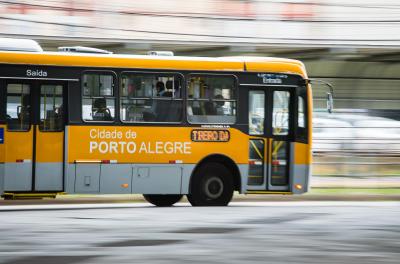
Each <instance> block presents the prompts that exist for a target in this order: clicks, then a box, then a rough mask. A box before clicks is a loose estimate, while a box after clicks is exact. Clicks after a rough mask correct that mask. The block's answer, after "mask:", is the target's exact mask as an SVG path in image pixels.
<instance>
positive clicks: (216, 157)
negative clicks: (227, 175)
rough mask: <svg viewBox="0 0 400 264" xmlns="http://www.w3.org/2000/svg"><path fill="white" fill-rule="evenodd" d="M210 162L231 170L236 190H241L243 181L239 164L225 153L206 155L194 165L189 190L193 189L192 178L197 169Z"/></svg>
mask: <svg viewBox="0 0 400 264" xmlns="http://www.w3.org/2000/svg"><path fill="white" fill-rule="evenodd" d="M208 162H216V163H220V164H222V165H224V166H225V167H226V168H227V169H228V170H229V171H230V172H231V175H232V178H233V183H234V190H235V191H239V192H240V191H241V188H242V181H241V174H240V170H239V168H238V166H237V165H236V163H235V162H234V161H233V160H232V159H231V158H229V157H228V156H225V155H223V154H211V155H208V156H206V157H204V158H203V159H202V160H201V161H200V162H199V163H197V165H196V166H195V167H194V169H193V171H192V173H191V175H190V179H189V192H190V190H191V187H192V186H191V185H192V178H193V175H194V174H195V173H196V171H197V170H198V169H199V168H200V167H201V166H202V165H204V164H206V163H208Z"/></svg>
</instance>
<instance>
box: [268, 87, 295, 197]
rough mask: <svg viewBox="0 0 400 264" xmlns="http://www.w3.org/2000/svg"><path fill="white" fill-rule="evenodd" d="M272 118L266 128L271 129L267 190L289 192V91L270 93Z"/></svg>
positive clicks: (281, 90) (275, 90)
mask: <svg viewBox="0 0 400 264" xmlns="http://www.w3.org/2000/svg"><path fill="white" fill-rule="evenodd" d="M271 92H272V93H270V94H271V99H272V104H271V106H272V111H271V114H272V117H271V122H270V123H269V124H268V126H270V127H271V131H272V140H271V148H270V150H269V151H270V155H271V161H270V162H271V166H270V171H269V181H268V189H269V190H281V191H287V190H289V162H290V159H289V154H290V149H289V148H290V144H289V141H288V140H289V137H290V134H291V133H290V128H291V111H290V110H291V106H290V105H291V104H292V103H291V102H292V100H291V96H290V92H289V90H283V89H280V90H277V89H273V90H272V91H271Z"/></svg>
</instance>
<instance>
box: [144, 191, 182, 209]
mask: <svg viewBox="0 0 400 264" xmlns="http://www.w3.org/2000/svg"><path fill="white" fill-rule="evenodd" d="M143 197H144V199H145V200H146V201H148V202H149V203H151V204H154V205H155V206H160V207H168V206H172V205H174V204H175V203H177V202H179V200H180V199H182V197H183V195H181V194H143Z"/></svg>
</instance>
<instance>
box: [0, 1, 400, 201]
mask: <svg viewBox="0 0 400 264" xmlns="http://www.w3.org/2000/svg"><path fill="white" fill-rule="evenodd" d="M0 10H1V12H0V14H1V15H0V35H1V37H18V38H21V37H22V38H31V39H34V40H36V41H38V42H39V43H40V45H41V46H42V47H43V48H44V49H45V50H50V51H51V50H57V47H59V46H74V45H81V46H90V47H96V48H101V49H106V50H111V51H113V52H115V53H130V54H146V53H147V51H149V50H170V51H173V52H174V53H175V55H185V56H186V55H193V56H232V55H234V56H239V55H246V56H277V57H285V58H293V59H299V60H302V61H303V62H304V63H305V65H306V67H307V70H308V73H309V77H310V78H317V79H321V80H324V81H328V82H330V83H331V84H333V85H334V87H335V94H334V97H335V111H334V113H332V114H328V113H326V110H325V108H326V102H325V100H326V98H325V97H326V95H325V92H326V88H325V87H323V86H319V85H314V86H313V88H314V106H315V112H314V120H313V123H314V166H313V179H312V187H314V188H320V189H323V188H325V189H331V190H335V189H343V188H347V189H349V190H353V191H354V190H357V189H374V190H378V191H379V192H383V193H386V192H388V193H390V192H391V190H395V189H396V188H399V187H400V75H399V73H400V2H399V1H397V0H362V1H361V0H353V1H345V0H314V1H310V0H298V1H294V0H290V1H284V0H269V1H267V0H201V1H199V0H169V1H162V0H147V1H130V0H113V1H105V0H41V1H23V0H10V1H0Z"/></svg>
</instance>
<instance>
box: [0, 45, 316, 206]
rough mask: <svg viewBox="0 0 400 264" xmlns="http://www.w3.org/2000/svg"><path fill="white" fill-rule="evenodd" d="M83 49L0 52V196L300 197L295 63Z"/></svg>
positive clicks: (303, 143) (300, 101)
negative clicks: (268, 195) (124, 53)
mask: <svg viewBox="0 0 400 264" xmlns="http://www.w3.org/2000/svg"><path fill="white" fill-rule="evenodd" d="M25 42H26V43H27V44H26V45H25V46H29V44H32V43H33V42H32V43H30V42H29V41H25ZM25 42H24V43H25ZM18 43H22V42H18ZM32 45H33V44H32ZM36 45H37V44H36ZM0 48H1V45H0ZM68 50H71V49H68ZM79 51H80V50H75V52H43V51H42V50H41V48H40V47H33V48H32V47H31V48H30V49H29V48H26V47H25V48H21V47H12V48H8V49H6V50H4V51H0V69H1V71H0V100H1V104H0V194H1V195H2V196H3V197H6V198H7V197H8V196H13V195H18V194H21V195H23V194H25V195H27V194H32V195H34V194H37V195H41V194H43V195H44V194H49V193H50V194H57V193H68V194H132V193H135V194H143V195H144V197H145V199H146V200H147V201H149V202H150V203H153V204H155V205H157V206H171V205H173V204H174V203H176V202H178V201H179V200H180V199H181V198H182V196H183V195H186V196H187V198H188V200H189V202H190V203H191V204H192V205H194V206H215V205H216V206H224V205H227V204H228V203H229V202H230V201H231V199H232V195H233V193H234V191H238V192H239V193H245V194H300V193H304V192H306V191H307V190H308V188H309V177H310V165H311V162H312V161H311V160H312V157H311V114H312V93H311V87H310V85H309V81H308V78H307V73H306V70H305V67H304V65H303V64H302V63H301V62H299V61H296V60H289V59H279V58H267V57H226V58H224V57H221V58H203V57H179V56H151V55H147V56H145V55H141V56H139V55H135V56H133V55H114V54H106V53H100V52H99V53H87V52H96V50H94V51H93V50H91V49H88V50H83V52H79Z"/></svg>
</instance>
